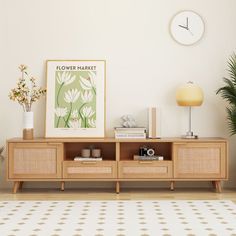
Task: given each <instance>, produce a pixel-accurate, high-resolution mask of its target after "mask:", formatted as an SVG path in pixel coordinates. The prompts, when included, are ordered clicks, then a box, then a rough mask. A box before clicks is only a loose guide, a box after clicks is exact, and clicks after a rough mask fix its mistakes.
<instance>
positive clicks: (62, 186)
mask: <svg viewBox="0 0 236 236" xmlns="http://www.w3.org/2000/svg"><path fill="white" fill-rule="evenodd" d="M64 190H65V181H61V191H64Z"/></svg>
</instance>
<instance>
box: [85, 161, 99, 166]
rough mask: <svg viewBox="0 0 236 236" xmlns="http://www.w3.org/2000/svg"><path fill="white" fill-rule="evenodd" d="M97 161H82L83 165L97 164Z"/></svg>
mask: <svg viewBox="0 0 236 236" xmlns="http://www.w3.org/2000/svg"><path fill="white" fill-rule="evenodd" d="M96 163H97V162H96V161H82V164H85V165H86V164H96Z"/></svg>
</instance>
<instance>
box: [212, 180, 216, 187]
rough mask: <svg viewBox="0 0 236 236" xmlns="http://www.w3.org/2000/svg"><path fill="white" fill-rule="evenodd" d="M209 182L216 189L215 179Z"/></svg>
mask: <svg viewBox="0 0 236 236" xmlns="http://www.w3.org/2000/svg"><path fill="white" fill-rule="evenodd" d="M211 183H212V186H213V188H214V189H216V181H211Z"/></svg>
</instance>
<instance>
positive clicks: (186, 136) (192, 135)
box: [182, 131, 198, 139]
mask: <svg viewBox="0 0 236 236" xmlns="http://www.w3.org/2000/svg"><path fill="white" fill-rule="evenodd" d="M182 138H186V139H198V136H197V135H194V134H193V132H192V131H188V132H187V133H186V135H183V136H182Z"/></svg>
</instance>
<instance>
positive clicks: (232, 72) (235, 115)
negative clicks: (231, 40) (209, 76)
mask: <svg viewBox="0 0 236 236" xmlns="http://www.w3.org/2000/svg"><path fill="white" fill-rule="evenodd" d="M227 71H228V73H229V78H223V82H224V84H225V85H224V86H223V87H221V88H219V89H218V90H217V91H216V94H219V95H220V96H221V97H222V98H223V99H224V100H226V101H227V102H228V103H229V106H228V107H227V108H226V112H227V119H228V127H229V132H230V134H231V135H235V134H236V54H235V53H233V54H232V55H231V56H230V58H229V60H228V69H227Z"/></svg>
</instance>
